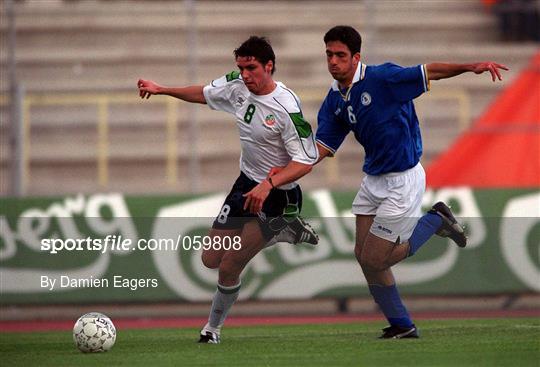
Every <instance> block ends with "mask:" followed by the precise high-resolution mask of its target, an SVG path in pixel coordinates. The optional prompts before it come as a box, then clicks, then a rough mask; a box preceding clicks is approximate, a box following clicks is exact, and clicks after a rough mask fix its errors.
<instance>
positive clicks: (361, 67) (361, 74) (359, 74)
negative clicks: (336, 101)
mask: <svg viewBox="0 0 540 367" xmlns="http://www.w3.org/2000/svg"><path fill="white" fill-rule="evenodd" d="M366 67H367V65H366V64H362V63H361V62H360V63H358V66H357V67H356V72H355V73H354V76H353V80H352V84H354V83H356V82H358V81H360V80H364V78H365V77H366ZM332 90H334V91H339V83H338V81H337V80H335V79H334V81H333V82H332Z"/></svg>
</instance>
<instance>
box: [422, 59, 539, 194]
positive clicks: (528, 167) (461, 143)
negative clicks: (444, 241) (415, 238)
mask: <svg viewBox="0 0 540 367" xmlns="http://www.w3.org/2000/svg"><path fill="white" fill-rule="evenodd" d="M427 185H428V186H430V187H445V186H470V187H475V188H540V52H538V53H537V54H536V55H535V56H534V57H533V58H532V60H531V63H530V64H529V66H528V67H527V68H526V69H525V70H524V71H522V72H521V74H520V75H519V76H518V78H517V79H516V81H514V82H513V83H512V84H511V85H510V86H509V87H507V88H506V89H505V90H503V92H502V93H501V94H499V96H498V97H497V98H496V99H495V101H494V102H493V103H492V104H491V105H490V106H489V108H488V110H487V111H486V112H485V113H484V114H483V115H482V116H481V117H480V118H479V119H478V120H477V121H476V122H475V123H474V125H473V127H472V128H471V129H470V130H469V131H467V132H466V133H464V134H463V135H462V136H460V137H459V138H458V139H457V141H455V142H454V144H453V145H452V146H451V147H450V149H448V150H447V151H446V152H444V153H443V154H442V155H441V156H439V157H438V158H437V159H435V160H434V161H433V163H432V164H431V165H430V166H429V167H428V168H427Z"/></svg>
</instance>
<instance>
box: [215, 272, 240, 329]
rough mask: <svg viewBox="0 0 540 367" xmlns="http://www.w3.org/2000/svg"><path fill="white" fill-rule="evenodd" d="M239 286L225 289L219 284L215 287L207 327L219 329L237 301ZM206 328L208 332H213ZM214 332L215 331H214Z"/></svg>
mask: <svg viewBox="0 0 540 367" xmlns="http://www.w3.org/2000/svg"><path fill="white" fill-rule="evenodd" d="M240 285H241V283H238V284H237V285H233V286H232V287H225V286H222V285H221V284H218V285H217V290H216V293H215V294H214V299H213V301H212V308H211V309H210V316H209V317H208V324H207V325H208V326H209V327H210V328H213V329H217V330H219V329H221V327H222V326H223V323H224V322H225V319H226V318H227V314H228V313H229V310H230V309H231V307H232V305H233V304H234V302H235V301H236V300H237V299H238V294H239V293H240ZM210 328H208V330H210V331H213V330H212V329H210ZM214 332H216V331H214Z"/></svg>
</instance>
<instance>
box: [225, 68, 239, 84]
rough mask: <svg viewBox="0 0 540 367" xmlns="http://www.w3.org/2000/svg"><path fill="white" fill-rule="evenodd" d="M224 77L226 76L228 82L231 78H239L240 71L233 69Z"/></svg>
mask: <svg viewBox="0 0 540 367" xmlns="http://www.w3.org/2000/svg"><path fill="white" fill-rule="evenodd" d="M225 78H227V81H228V82H230V81H231V80H235V79H239V78H240V72H239V71H237V70H233V71H231V72H230V73H229V74H227V75H225Z"/></svg>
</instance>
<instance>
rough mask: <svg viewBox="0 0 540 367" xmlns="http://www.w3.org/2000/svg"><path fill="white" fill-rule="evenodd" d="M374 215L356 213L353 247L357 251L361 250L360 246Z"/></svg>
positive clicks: (362, 244)
mask: <svg viewBox="0 0 540 367" xmlns="http://www.w3.org/2000/svg"><path fill="white" fill-rule="evenodd" d="M373 218H375V216H374V215H357V216H356V243H355V247H356V249H357V251H359V253H361V252H362V247H363V246H364V242H365V241H366V238H367V235H368V233H369V229H370V228H371V225H372V224H373Z"/></svg>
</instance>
